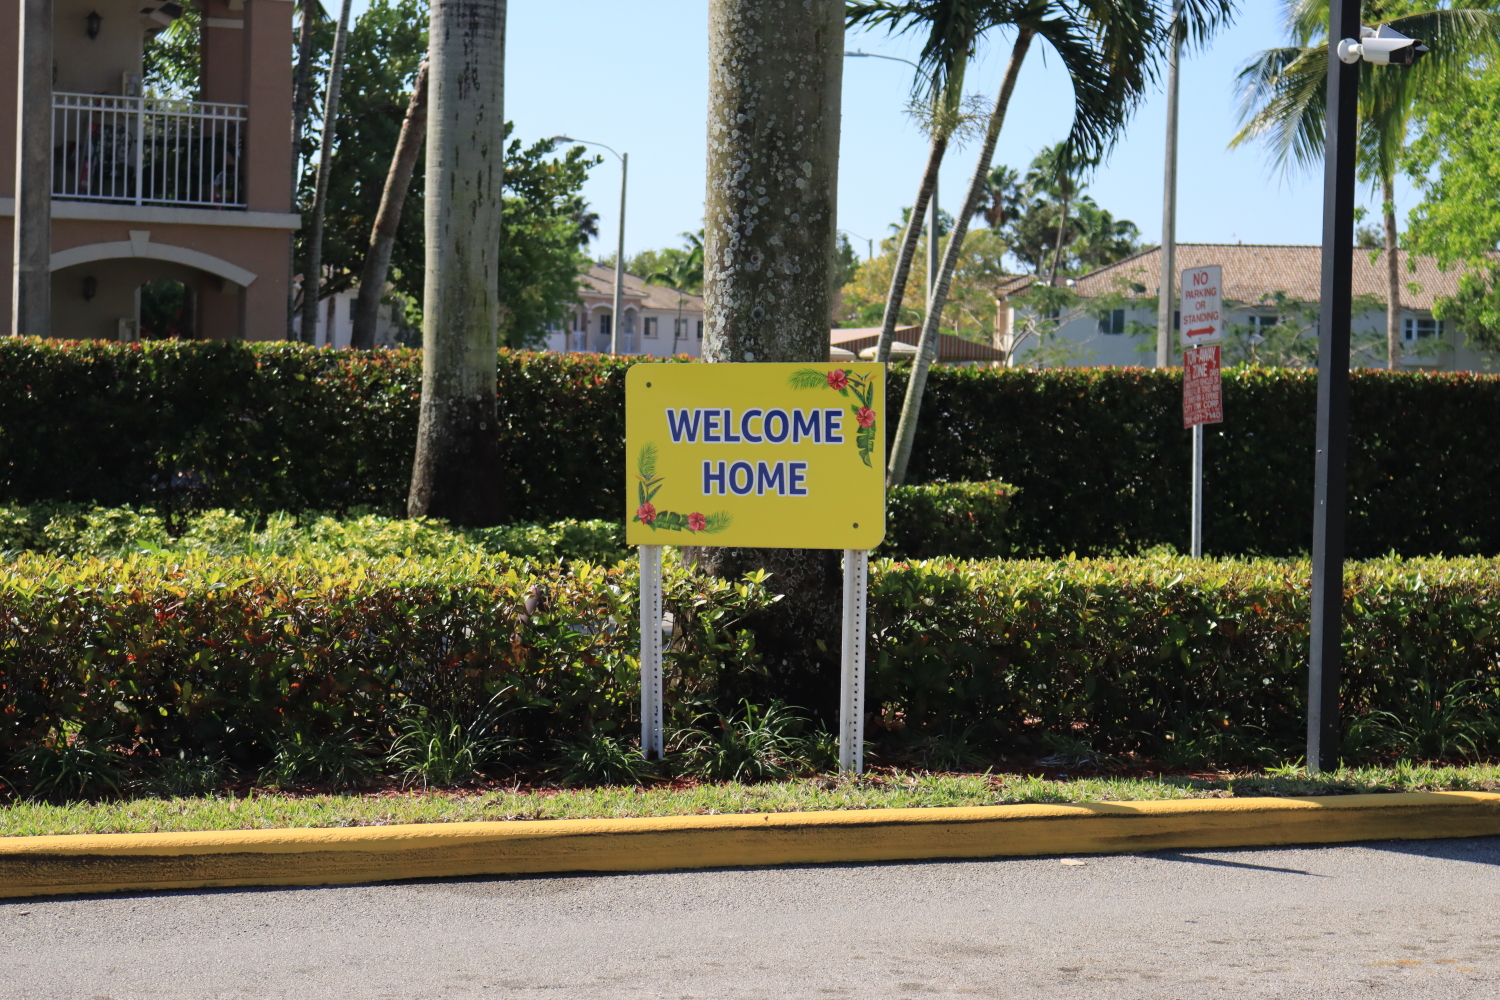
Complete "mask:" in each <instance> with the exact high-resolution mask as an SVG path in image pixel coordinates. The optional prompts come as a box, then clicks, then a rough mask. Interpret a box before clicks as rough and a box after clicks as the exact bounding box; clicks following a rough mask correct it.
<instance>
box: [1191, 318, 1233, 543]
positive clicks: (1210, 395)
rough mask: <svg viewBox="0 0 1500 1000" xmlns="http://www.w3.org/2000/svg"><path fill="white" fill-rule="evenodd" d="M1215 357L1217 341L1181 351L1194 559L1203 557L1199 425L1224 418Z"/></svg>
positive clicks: (1201, 438)
mask: <svg viewBox="0 0 1500 1000" xmlns="http://www.w3.org/2000/svg"><path fill="white" fill-rule="evenodd" d="M1219 357H1220V355H1219V345H1218V344H1211V345H1209V346H1207V347H1190V348H1188V349H1187V350H1186V351H1184V352H1183V353H1182V425H1183V426H1184V427H1190V428H1192V431H1193V532H1192V539H1193V541H1192V552H1193V558H1194V559H1201V558H1203V425H1204V424H1222V423H1223V422H1224V394H1223V392H1222V391H1221V387H1220V382H1219Z"/></svg>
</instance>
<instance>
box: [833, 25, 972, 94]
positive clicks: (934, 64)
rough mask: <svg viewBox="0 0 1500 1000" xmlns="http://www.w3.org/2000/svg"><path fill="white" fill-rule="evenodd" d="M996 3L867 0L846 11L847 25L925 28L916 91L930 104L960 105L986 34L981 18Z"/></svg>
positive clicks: (903, 29) (900, 29)
mask: <svg viewBox="0 0 1500 1000" xmlns="http://www.w3.org/2000/svg"><path fill="white" fill-rule="evenodd" d="M994 5H995V4H994V3H993V2H989V3H986V2H976V0H904V2H895V0H862V2H856V3H851V4H849V5H848V6H847V7H846V8H845V22H846V23H847V24H848V25H849V26H850V27H867V28H873V27H884V28H886V29H887V30H888V31H889V32H890V33H891V34H895V35H899V34H906V33H907V32H911V31H920V30H924V29H925V30H926V32H927V38H926V40H925V41H924V42H923V43H922V51H921V53H920V54H919V55H918V57H917V65H918V67H920V68H919V69H918V72H917V75H916V77H915V79H913V80H912V93H913V95H922V96H924V97H925V98H926V101H927V102H928V103H930V104H934V105H938V104H941V105H944V106H948V107H957V106H958V104H959V103H960V101H961V99H962V96H963V80H964V70H965V69H966V68H967V67H968V64H969V58H970V56H972V55H973V54H974V42H975V40H976V39H977V38H978V35H979V31H980V28H979V18H980V16H981V15H982V13H983V11H984V9H985V8H987V7H992V6H994Z"/></svg>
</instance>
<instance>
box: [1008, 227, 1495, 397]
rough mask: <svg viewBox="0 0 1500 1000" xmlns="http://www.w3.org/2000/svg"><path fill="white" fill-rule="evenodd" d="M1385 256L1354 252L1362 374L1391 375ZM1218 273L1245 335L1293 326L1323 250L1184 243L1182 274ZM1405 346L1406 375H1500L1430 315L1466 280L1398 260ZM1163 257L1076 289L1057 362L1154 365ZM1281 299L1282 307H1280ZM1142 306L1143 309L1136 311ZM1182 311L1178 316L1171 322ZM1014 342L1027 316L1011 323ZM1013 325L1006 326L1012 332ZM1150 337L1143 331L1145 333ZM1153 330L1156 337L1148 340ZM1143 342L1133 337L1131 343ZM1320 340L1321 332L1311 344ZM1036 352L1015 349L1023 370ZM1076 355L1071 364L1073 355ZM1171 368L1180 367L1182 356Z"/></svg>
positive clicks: (1084, 281) (1145, 257)
mask: <svg viewBox="0 0 1500 1000" xmlns="http://www.w3.org/2000/svg"><path fill="white" fill-rule="evenodd" d="M1384 256H1385V255H1384V252H1383V251H1373V250H1367V249H1356V250H1355V251H1354V276H1353V293H1354V296H1355V300H1356V303H1359V302H1360V301H1361V300H1362V301H1363V303H1364V304H1365V305H1367V306H1373V307H1374V308H1369V309H1366V310H1365V311H1363V312H1360V313H1358V314H1357V315H1356V316H1355V317H1354V321H1353V324H1352V328H1351V334H1352V338H1353V340H1354V341H1355V343H1356V344H1359V343H1361V342H1362V343H1364V344H1365V345H1366V346H1365V349H1364V350H1363V351H1359V352H1357V353H1356V355H1355V357H1354V359H1353V363H1354V364H1355V365H1359V366H1371V367H1381V368H1383V367H1385V357H1386V349H1385V330H1386V313H1385V299H1386V267H1385V260H1384ZM1212 264H1218V265H1220V266H1221V267H1222V268H1223V269H1224V271H1223V273H1224V289H1223V296H1224V301H1225V307H1226V308H1225V312H1226V313H1227V316H1226V319H1227V320H1228V322H1229V323H1230V324H1240V325H1241V326H1246V327H1252V328H1253V327H1257V326H1259V327H1265V328H1271V327H1275V326H1277V325H1278V324H1280V323H1289V322H1293V321H1294V320H1293V318H1292V317H1291V315H1290V312H1291V311H1292V309H1293V308H1296V309H1298V310H1299V311H1303V310H1305V309H1306V307H1308V306H1311V307H1313V308H1315V307H1316V304H1317V302H1318V300H1319V298H1320V296H1321V270H1322V248H1321V247H1318V246H1247V245H1244V244H1238V243H1235V244H1207V243H1186V244H1179V245H1178V247H1177V267H1178V271H1179V275H1180V273H1181V271H1183V270H1186V269H1188V268H1194V267H1205V266H1208V265H1212ZM1398 266H1399V268H1400V275H1401V317H1402V323H1401V326H1402V344H1403V347H1404V351H1403V355H1402V360H1401V367H1402V369H1403V370H1405V371H1475V372H1496V371H1500V359H1497V358H1496V357H1495V356H1494V355H1491V354H1489V353H1488V352H1485V351H1482V350H1478V349H1476V348H1474V347H1473V346H1472V345H1470V344H1469V343H1468V342H1467V338H1466V337H1465V336H1464V335H1463V332H1462V331H1461V330H1457V329H1454V328H1453V327H1452V324H1449V323H1444V322H1442V321H1440V320H1438V319H1436V318H1434V317H1433V315H1432V307H1433V302H1434V300H1435V299H1436V298H1438V297H1439V296H1443V295H1452V294H1454V293H1455V292H1456V291H1457V290H1458V281H1459V274H1460V272H1459V271H1457V270H1452V271H1448V272H1444V271H1441V270H1439V269H1438V267H1437V263H1436V261H1434V260H1433V259H1432V258H1430V257H1412V258H1410V259H1408V258H1407V257H1406V255H1404V254H1403V255H1401V258H1400V260H1399V261H1398ZM1160 274H1161V251H1160V248H1155V247H1154V248H1152V249H1150V250H1146V251H1144V252H1142V253H1139V254H1136V255H1134V256H1132V257H1127V258H1126V259H1124V260H1122V261H1118V262H1116V263H1114V264H1111V265H1109V266H1108V267H1103V268H1100V269H1099V270H1097V271H1094V272H1092V273H1090V274H1087V275H1084V276H1083V277H1081V278H1078V279H1076V280H1071V281H1069V286H1070V287H1071V288H1072V290H1073V291H1074V293H1076V294H1077V295H1078V296H1079V299H1080V302H1079V304H1078V305H1077V306H1076V307H1075V308H1073V309H1071V310H1070V311H1069V312H1068V313H1067V314H1065V315H1064V316H1062V317H1061V323H1060V325H1059V326H1058V328H1057V330H1056V332H1055V334H1053V337H1054V338H1055V340H1056V341H1058V342H1061V343H1062V344H1063V345H1064V346H1065V347H1066V348H1067V350H1064V351H1062V352H1059V354H1060V355H1061V356H1062V357H1063V358H1065V359H1063V360H1060V361H1059V362H1058V363H1060V364H1062V365H1064V366H1067V367H1090V366H1105V365H1110V366H1115V365H1119V366H1130V365H1136V366H1141V365H1145V366H1151V365H1154V364H1155V356H1156V336H1155V332H1156V304H1155V297H1156V295H1157V290H1158V287H1159V284H1160ZM1106 297H1109V298H1112V299H1114V300H1115V301H1114V303H1112V304H1111V305H1113V306H1117V308H1110V309H1108V310H1102V309H1101V300H1102V299H1104V298H1106ZM1278 297H1279V299H1280V301H1281V303H1282V304H1281V305H1278V301H1277V300H1278ZM1136 303H1139V305H1136ZM1175 314H1176V310H1174V315H1175ZM1012 324H1013V325H1014V326H1015V328H1016V331H1017V334H1018V335H1019V334H1020V331H1021V329H1022V328H1023V327H1024V326H1025V323H1024V322H1022V317H1016V318H1015V320H1013V321H1012ZM1012 324H1007V326H1008V328H1009V326H1011V325H1012ZM1143 328H1145V329H1144V330H1143ZM1145 331H1149V332H1145ZM1132 334H1136V335H1132ZM1314 334H1315V325H1314V327H1313V330H1310V335H1314ZM1035 346H1036V345H1035V340H1034V339H1033V341H1032V342H1031V343H1029V344H1028V343H1022V344H1019V345H1018V348H1019V350H1018V354H1019V356H1020V361H1021V363H1022V364H1025V363H1026V355H1027V353H1028V351H1029V350H1030V349H1032V348H1034V347H1035ZM1068 355H1071V356H1068ZM1173 363H1174V364H1180V363H1181V358H1180V355H1178V356H1177V358H1176V360H1174V362H1173Z"/></svg>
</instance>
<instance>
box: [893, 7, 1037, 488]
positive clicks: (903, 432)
mask: <svg viewBox="0 0 1500 1000" xmlns="http://www.w3.org/2000/svg"><path fill="white" fill-rule="evenodd" d="M1035 34H1036V32H1034V31H1033V30H1032V29H1030V28H1022V29H1021V30H1020V31H1019V32H1018V33H1017V34H1016V44H1015V46H1014V47H1013V48H1012V49H1011V51H1010V62H1009V64H1007V65H1006V67H1005V78H1004V79H1003V80H1002V81H1001V83H1000V93H999V94H998V95H996V97H995V107H994V108H993V109H992V110H991V111H990V121H989V127H988V128H986V129H985V133H984V146H983V147H982V148H981V149H980V151H979V162H978V163H977V164H975V166H974V175H973V176H972V177H970V178H969V190H968V193H967V194H965V195H964V203H963V207H962V209H961V210H960V211H959V213H958V215H957V217H956V218H955V219H954V223H953V232H952V233H951V234H949V236H948V247H947V249H946V250H945V251H944V253H943V268H942V270H941V271H940V272H939V273H938V280H937V285H936V286H935V288H934V289H933V296H932V307H931V308H930V309H928V310H927V318H926V319H925V320H924V321H923V323H922V338H921V341H920V343H919V344H918V345H917V356H916V359H915V360H914V361H913V363H912V368H911V377H910V378H909V379H908V380H907V383H906V400H905V402H904V403H903V405H902V407H901V422H900V424H898V425H897V427H896V442H895V447H894V448H892V450H891V460H890V466H889V467H888V469H887V472H886V485H888V486H900V485H901V483H902V482H903V481H904V480H905V479H906V466H907V463H908V462H910V461H911V447H912V441H913V440H914V439H915V438H916V436H917V416H918V414H919V413H920V412H921V409H922V393H923V392H924V391H925V390H926V388H927V371H928V369H929V368H930V367H931V365H932V358H933V356H935V355H936V354H937V345H938V335H939V333H940V330H941V322H942V316H943V306H944V304H945V303H946V302H947V301H948V287H949V285H951V284H952V283H953V272H954V271H955V270H956V269H957V268H958V258H959V256H960V255H961V254H962V253H963V248H964V236H965V235H967V234H968V230H969V219H970V218H972V217H973V215H974V212H975V210H976V209H977V208H978V207H979V199H980V198H981V196H982V195H983V194H984V187H985V183H984V182H985V177H986V176H987V175H988V174H989V170H990V160H992V159H993V158H994V156H995V143H996V142H997V141H998V140H999V138H1000V127H1001V126H1002V125H1003V124H1005V112H1006V110H1007V109H1008V108H1009V107H1010V95H1011V93H1012V92H1013V91H1014V90H1015V89H1016V78H1017V77H1018V76H1020V75H1021V64H1022V63H1023V62H1025V60H1026V51H1027V50H1028V49H1030V48H1031V39H1032V37H1033V36H1034V35H1035Z"/></svg>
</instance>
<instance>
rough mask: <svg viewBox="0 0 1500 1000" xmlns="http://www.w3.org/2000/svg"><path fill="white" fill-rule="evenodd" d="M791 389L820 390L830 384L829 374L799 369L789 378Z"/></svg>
mask: <svg viewBox="0 0 1500 1000" xmlns="http://www.w3.org/2000/svg"><path fill="white" fill-rule="evenodd" d="M786 384H787V388H789V389H819V388H822V387H823V386H825V385H827V384H828V373H827V372H823V371H819V370H818V369H816V368H798V369H797V370H796V371H794V372H792V373H791V374H790V375H788V376H787V379H786Z"/></svg>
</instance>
